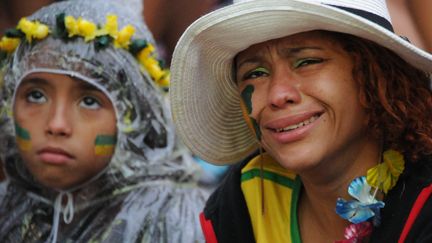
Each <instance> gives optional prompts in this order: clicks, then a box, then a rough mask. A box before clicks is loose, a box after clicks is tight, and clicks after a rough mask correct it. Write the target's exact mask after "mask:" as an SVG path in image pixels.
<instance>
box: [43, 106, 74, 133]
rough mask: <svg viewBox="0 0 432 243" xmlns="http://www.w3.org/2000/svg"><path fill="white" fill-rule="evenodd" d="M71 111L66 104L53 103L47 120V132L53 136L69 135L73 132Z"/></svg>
mask: <svg viewBox="0 0 432 243" xmlns="http://www.w3.org/2000/svg"><path fill="white" fill-rule="evenodd" d="M69 116H70V111H68V110H67V109H66V107H65V106H64V105H53V107H51V109H50V114H49V117H48V121H47V128H46V132H47V133H48V134H49V135H53V136H69V135H70V134H71V132H72V124H71V121H70V118H69Z"/></svg>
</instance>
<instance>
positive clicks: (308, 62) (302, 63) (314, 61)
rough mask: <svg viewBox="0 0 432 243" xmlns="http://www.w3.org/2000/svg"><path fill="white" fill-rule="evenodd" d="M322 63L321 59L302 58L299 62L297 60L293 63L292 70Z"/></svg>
mask: <svg viewBox="0 0 432 243" xmlns="http://www.w3.org/2000/svg"><path fill="white" fill-rule="evenodd" d="M321 62H323V59H322V58H303V59H300V60H297V61H296V62H295V63H294V68H299V67H303V66H307V65H311V64H317V63H321Z"/></svg>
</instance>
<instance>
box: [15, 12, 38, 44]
mask: <svg viewBox="0 0 432 243" xmlns="http://www.w3.org/2000/svg"><path fill="white" fill-rule="evenodd" d="M35 28H36V26H35V24H34V23H33V22H31V21H28V20H27V19H26V18H21V19H20V21H19V22H18V26H17V29H19V30H21V31H22V32H24V34H25V36H26V39H27V41H28V42H29V43H31V41H32V33H33V31H34V29H35Z"/></svg>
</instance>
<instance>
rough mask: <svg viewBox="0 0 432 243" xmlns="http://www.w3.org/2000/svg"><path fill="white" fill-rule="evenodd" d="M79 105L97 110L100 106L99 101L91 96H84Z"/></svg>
mask: <svg viewBox="0 0 432 243" xmlns="http://www.w3.org/2000/svg"><path fill="white" fill-rule="evenodd" d="M80 106H81V107H84V108H86V109H91V110H97V109H99V108H101V104H100V103H99V101H98V100H97V99H96V98H93V97H91V96H86V97H84V98H83V99H82V100H81V102H80Z"/></svg>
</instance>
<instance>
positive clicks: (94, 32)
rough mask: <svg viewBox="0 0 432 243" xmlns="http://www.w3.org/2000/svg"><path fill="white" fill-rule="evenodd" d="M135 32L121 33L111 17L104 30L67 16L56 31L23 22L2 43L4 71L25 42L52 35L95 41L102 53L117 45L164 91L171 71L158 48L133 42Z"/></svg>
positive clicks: (62, 16) (0, 54)
mask: <svg viewBox="0 0 432 243" xmlns="http://www.w3.org/2000/svg"><path fill="white" fill-rule="evenodd" d="M134 33H135V28H134V27H133V26H132V25H127V26H125V27H123V28H122V29H121V30H119V29H118V24H117V16H116V15H108V16H107V17H106V22H105V24H104V25H103V26H98V25H96V24H94V23H92V22H90V21H88V20H85V19H83V18H81V17H79V18H78V19H76V18H74V17H73V16H66V15H65V14H64V13H61V14H59V15H57V16H56V27H55V29H54V30H50V29H49V27H48V26H47V25H45V24H42V23H40V22H39V21H29V20H27V19H26V18H22V19H21V20H20V21H19V22H18V25H17V27H16V28H14V29H8V30H6V32H5V36H3V37H2V39H1V40H0V67H1V66H2V65H3V64H2V63H3V61H4V60H5V59H6V58H7V57H8V56H9V55H11V54H12V53H13V52H14V51H15V50H16V48H17V47H18V45H19V44H20V43H21V41H27V42H28V43H30V44H31V43H32V42H33V41H34V40H42V39H44V38H46V37H47V36H48V35H50V34H52V35H53V36H54V37H57V38H62V39H64V40H68V39H72V38H75V37H82V38H84V41H86V42H90V41H94V45H95V48H96V50H101V49H104V48H106V47H108V46H109V45H110V44H113V45H114V47H115V48H122V49H125V50H128V51H129V52H130V53H131V54H132V55H133V56H134V57H135V58H136V59H137V61H138V63H139V64H140V67H141V68H142V69H143V70H147V71H148V73H149V74H150V76H151V78H152V79H153V80H154V81H155V83H156V84H157V85H158V86H159V87H161V88H162V89H163V90H165V91H167V90H168V87H169V71H168V70H167V69H163V67H162V63H161V61H159V60H157V59H156V56H155V54H154V51H155V48H154V46H153V45H152V44H150V43H148V42H147V41H146V40H144V39H132V37H133V35H134Z"/></svg>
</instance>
